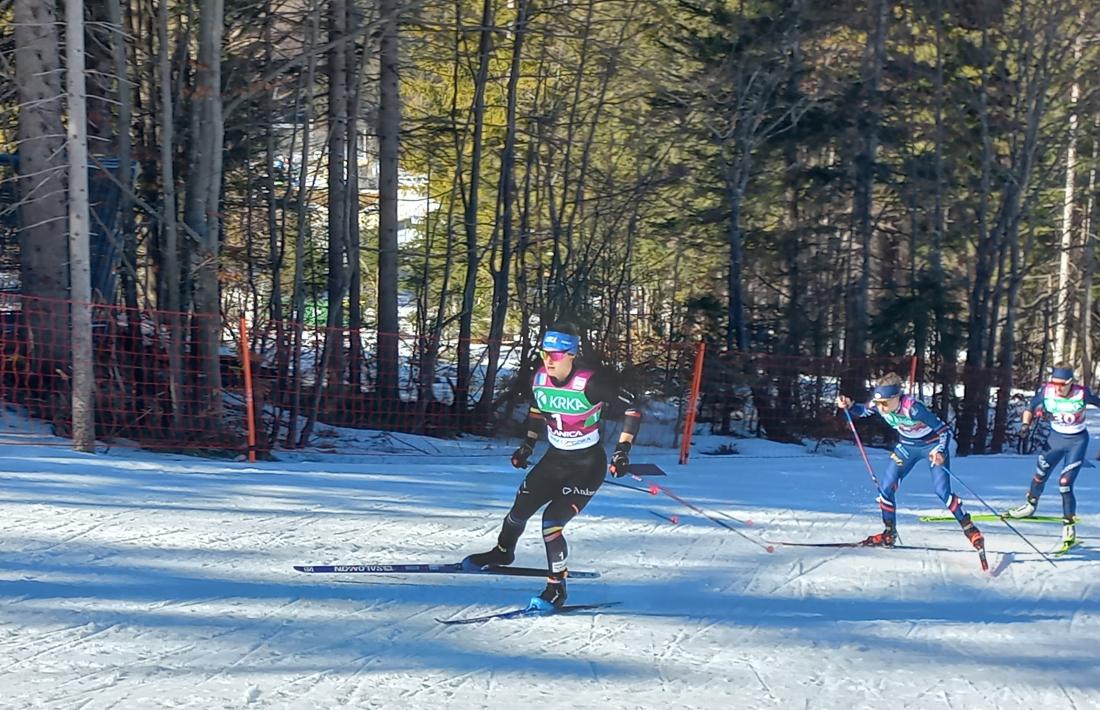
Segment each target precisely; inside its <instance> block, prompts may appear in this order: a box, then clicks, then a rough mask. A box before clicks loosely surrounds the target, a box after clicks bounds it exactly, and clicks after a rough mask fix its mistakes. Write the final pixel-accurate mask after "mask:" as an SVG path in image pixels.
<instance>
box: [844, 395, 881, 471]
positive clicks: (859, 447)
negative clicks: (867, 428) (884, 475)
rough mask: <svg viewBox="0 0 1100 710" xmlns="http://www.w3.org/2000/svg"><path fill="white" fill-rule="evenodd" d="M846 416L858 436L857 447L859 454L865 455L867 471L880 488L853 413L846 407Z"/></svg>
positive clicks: (853, 432)
mask: <svg viewBox="0 0 1100 710" xmlns="http://www.w3.org/2000/svg"><path fill="white" fill-rule="evenodd" d="M844 418H845V419H847V420H848V428H849V429H851V430H852V436H854V437H855V438H856V447H857V448H858V449H859V455H860V456H862V457H863V463H864V465H866V466H867V473H868V474H870V476H871V482H872V483H874V484H875V488H878V478H876V477H875V472H874V470H873V469H872V468H871V462H870V461H868V460H867V450H866V449H864V448H863V441H861V440H860V438H859V432H858V431H856V423H855V422H853V421H852V415H851V414H849V413H848V408H847V407H845V408H844Z"/></svg>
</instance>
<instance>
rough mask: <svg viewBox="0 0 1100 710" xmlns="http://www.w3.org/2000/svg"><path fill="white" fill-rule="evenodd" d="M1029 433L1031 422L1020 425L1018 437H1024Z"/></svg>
mask: <svg viewBox="0 0 1100 710" xmlns="http://www.w3.org/2000/svg"><path fill="white" fill-rule="evenodd" d="M1030 433H1031V422H1026V423H1021V424H1020V436H1023V437H1026V436H1027V435H1028V434H1030Z"/></svg>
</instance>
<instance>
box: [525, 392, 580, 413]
mask: <svg viewBox="0 0 1100 710" xmlns="http://www.w3.org/2000/svg"><path fill="white" fill-rule="evenodd" d="M535 401H536V402H537V403H538V406H539V409H542V410H544V411H547V412H577V413H580V412H584V411H586V410H587V409H588V405H587V404H585V402H584V401H582V399H581V397H580V393H572V392H570V393H568V394H550V393H549V392H546V391H545V390H536V391H535Z"/></svg>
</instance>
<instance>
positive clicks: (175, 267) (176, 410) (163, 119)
mask: <svg viewBox="0 0 1100 710" xmlns="http://www.w3.org/2000/svg"><path fill="white" fill-rule="evenodd" d="M157 35H158V38H159V39H158V45H159V46H158V48H157V66H158V69H159V71H160V82H159V83H160V170H161V190H162V192H163V195H164V198H163V200H162V202H161V220H162V222H161V227H162V232H163V238H164V248H163V250H162V252H161V269H160V272H161V274H162V278H163V281H164V289H163V293H164V301H163V302H162V306H161V307H162V308H163V309H165V310H167V311H168V324H167V325H168V389H169V393H170V396H171V398H172V417H173V424H174V426H175V427H179V426H181V425H182V423H183V415H184V412H183V325H182V323H181V320H180V317H181V316H180V263H179V237H178V235H179V230H178V228H177V224H176V174H175V169H174V165H173V160H174V157H175V150H174V149H175V127H174V126H173V116H174V115H175V112H174V109H173V102H172V65H171V60H170V57H169V56H168V55H169V51H170V46H169V44H168V0H160V6H159V12H158V17H157Z"/></svg>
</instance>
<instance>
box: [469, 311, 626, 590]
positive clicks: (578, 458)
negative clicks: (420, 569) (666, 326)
mask: <svg viewBox="0 0 1100 710" xmlns="http://www.w3.org/2000/svg"><path fill="white" fill-rule="evenodd" d="M579 347H580V335H579V331H578V330H577V328H576V327H575V326H573V325H572V324H569V323H558V324H556V325H555V326H553V327H551V328H550V329H549V330H548V331H547V332H546V335H545V336H543V339H542V349H541V351H540V356H541V358H542V366H541V367H540V368H539V369H538V371H537V372H536V373H535V375H534V378H533V380H532V384H531V390H532V394H533V395H534V403H533V404H532V405H531V408H530V410H529V412H528V416H527V437H526V439H525V440H524V442H523V444H521V445H520V447H519V448H518V449H516V450H515V453H513V454H512V466H514V467H515V468H527V460H528V459H529V458H530V457H531V454H532V453H534V450H535V442H536V441H538V438H539V433H540V432H541V431H543V430H545V431H546V432H547V438H548V439H549V441H550V449H549V450H548V451H547V452H546V454H545V455H544V456H543V457H542V458H541V459H540V460H539V461H538V463H536V464H535V467H534V468H533V469H531V472H530V473H528V474H527V476H526V477H525V478H524V479H523V483H522V484H520V487H519V490H518V491H517V492H516V499H515V502H514V503H512V509H511V510H509V511H508V515H507V516H505V518H504V524H503V525H502V526H501V529H500V534H499V535H498V537H497V544H496V547H494V548H493V549H491V550H489V551H488V552H482V553H479V554H476V555H470V556H469V557H467V558H466V559H465V560H463V565H464V566H466V567H468V568H475V569H481V568H484V567H487V566H489V565H509V564H511V563H512V561H513V560H514V559H515V549H516V543H517V542H518V541H519V537H520V535H521V534H522V533H523V529H524V527H526V525H527V521H528V520H529V519H530V518H531V516H532V515H534V514H535V512H536V511H538V509H539V508H541V507H543V506H544V505H545V506H546V509H545V510H544V511H543V513H542V539H543V542H544V543H545V544H546V559H547V563H548V565H549V579H548V580H547V584H546V589H544V590H543V591H542V593H541V594H539V595H538V596H536V597H533V598H532V599H531V603H530V607H531V608H534V609H536V610H539V611H552V610H554V609H556V608H560V607H561V606H562V605H563V604H565V598H566V589H565V587H566V577H567V575H568V570H567V568H568V554H569V548H568V546H567V545H566V543H565V536H564V529H565V526H566V524H567V523H568V522H569V521H570V520H572V519H573V517H574V516H576V515H578V514H579V513H580V512H581V511H582V510H584V507H585V506H586V505H588V502H589V501H590V500H592V496H593V495H595V494H596V491H597V490H599V488H600V485H601V484H602V483H603V480H604V474H605V472H610V473H611V475H612V476H615V477H616V478H618V477H620V476H624V475H626V473H627V468H628V467H629V465H630V447H631V445H632V442H633V441H634V436H635V434H637V433H638V426H639V424H640V422H641V413H640V412H639V411H638V409H636V408H635V407H634V396H633V395H632V394H631V393H629V392H627V391H626V390H623V389H621V388H619V387H617V386H616V385H614V384H612V383H611V382H610V381H609V375H607V374H605V373H597V372H596V371H594V370H593V369H592V368H590V367H586V366H585V365H583V364H582V363H580V362H579V361H578V360H577V353H578V350H579ZM607 405H611V406H614V407H616V408H618V407H625V409H626V421H625V424H624V426H623V430H622V433H621V434H620V435H619V441H618V443H617V444H616V445H615V452H614V454H613V455H612V456H611V464H610V466H609V465H608V462H607V454H606V453H605V451H604V447H603V442H602V440H601V437H600V419H601V415H602V414H603V413H604V411H605V408H606V406H607Z"/></svg>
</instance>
